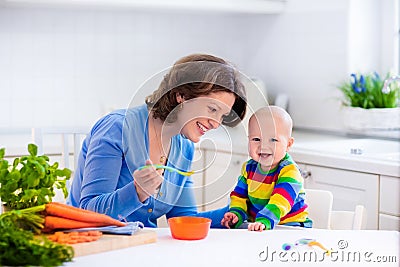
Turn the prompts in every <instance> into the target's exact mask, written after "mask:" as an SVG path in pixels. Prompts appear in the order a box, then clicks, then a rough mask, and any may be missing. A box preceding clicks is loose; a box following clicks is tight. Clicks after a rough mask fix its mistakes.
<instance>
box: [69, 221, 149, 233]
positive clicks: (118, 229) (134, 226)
mask: <svg viewBox="0 0 400 267" xmlns="http://www.w3.org/2000/svg"><path fill="white" fill-rule="evenodd" d="M143 227H144V225H143V223H142V222H139V221H137V222H128V223H126V225H125V226H114V225H113V226H103V227H87V228H78V229H71V230H68V231H66V232H86V231H100V232H102V233H104V234H113V235H133V234H134V233H136V232H137V231H138V230H139V229H142V228H143Z"/></svg>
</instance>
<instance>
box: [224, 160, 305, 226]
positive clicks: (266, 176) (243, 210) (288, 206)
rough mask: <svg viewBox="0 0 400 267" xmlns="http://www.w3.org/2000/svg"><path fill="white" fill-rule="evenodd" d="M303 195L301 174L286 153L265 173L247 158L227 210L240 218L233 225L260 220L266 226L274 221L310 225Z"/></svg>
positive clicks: (274, 223)
mask: <svg viewBox="0 0 400 267" xmlns="http://www.w3.org/2000/svg"><path fill="white" fill-rule="evenodd" d="M304 196H305V193H304V187H303V177H302V176H301V173H300V171H299V169H298V167H297V165H296V163H295V162H294V161H293V159H292V158H291V156H290V155H289V154H287V153H286V155H285V157H284V158H283V159H282V160H281V161H280V163H279V164H278V166H277V167H276V168H274V169H271V170H269V171H268V172H264V171H263V170H262V169H261V167H260V166H259V163H258V162H256V161H254V160H253V159H250V160H248V161H247V162H245V163H244V164H243V167H242V171H241V175H240V176H239V179H238V183H237V184H236V187H235V189H234V190H233V191H232V193H231V195H230V197H231V203H230V209H229V211H230V212H233V213H235V214H236V215H237V216H238V217H239V221H238V223H237V224H236V225H235V227H239V226H240V225H241V224H242V223H243V222H244V221H245V220H248V221H249V222H254V221H256V222H261V223H263V224H264V225H265V226H266V229H273V228H274V226H275V225H276V224H287V225H296V226H304V227H311V225H312V221H311V220H310V219H309V218H308V217H307V215H308V212H307V204H306V203H305V202H304Z"/></svg>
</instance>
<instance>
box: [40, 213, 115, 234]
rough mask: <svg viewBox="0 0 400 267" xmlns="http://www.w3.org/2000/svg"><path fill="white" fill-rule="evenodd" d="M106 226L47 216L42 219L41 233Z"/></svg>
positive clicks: (98, 223) (99, 223)
mask: <svg viewBox="0 0 400 267" xmlns="http://www.w3.org/2000/svg"><path fill="white" fill-rule="evenodd" d="M107 225H108V224H105V223H101V222H83V221H75V220H71V219H67V218H62V217H57V216H51V215H47V216H45V217H44V228H43V229H42V232H46V231H47V232H49V231H52V230H57V229H77V228H87V227H100V226H107Z"/></svg>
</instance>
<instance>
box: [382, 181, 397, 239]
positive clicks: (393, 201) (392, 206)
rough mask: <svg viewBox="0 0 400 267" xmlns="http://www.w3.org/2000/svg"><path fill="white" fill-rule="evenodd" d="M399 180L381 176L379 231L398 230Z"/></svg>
mask: <svg viewBox="0 0 400 267" xmlns="http://www.w3.org/2000/svg"><path fill="white" fill-rule="evenodd" d="M399 192H400V178H398V177H392V176H386V175H381V177H380V193H379V229H380V230H396V231H399V230H400V194H399Z"/></svg>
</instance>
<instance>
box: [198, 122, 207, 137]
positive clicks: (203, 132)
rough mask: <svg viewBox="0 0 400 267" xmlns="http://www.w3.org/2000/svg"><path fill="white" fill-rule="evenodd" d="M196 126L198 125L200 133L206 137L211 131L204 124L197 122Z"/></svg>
mask: <svg viewBox="0 0 400 267" xmlns="http://www.w3.org/2000/svg"><path fill="white" fill-rule="evenodd" d="M196 124H197V127H198V128H199V129H200V133H201V135H204V134H205V133H206V132H207V131H208V130H209V128H207V127H206V126H205V125H204V124H202V123H201V122H196Z"/></svg>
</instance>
